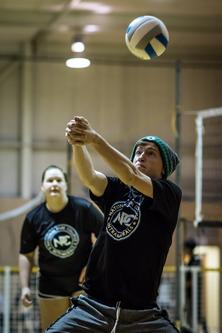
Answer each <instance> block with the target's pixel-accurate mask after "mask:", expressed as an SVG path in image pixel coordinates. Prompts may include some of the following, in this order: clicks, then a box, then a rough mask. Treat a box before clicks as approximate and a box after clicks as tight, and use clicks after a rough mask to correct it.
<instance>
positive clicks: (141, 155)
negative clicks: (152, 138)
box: [138, 152, 144, 161]
mask: <svg viewBox="0 0 222 333" xmlns="http://www.w3.org/2000/svg"><path fill="white" fill-rule="evenodd" d="M143 159H144V152H143V153H141V154H140V156H139V158H138V160H139V161H141V160H143Z"/></svg>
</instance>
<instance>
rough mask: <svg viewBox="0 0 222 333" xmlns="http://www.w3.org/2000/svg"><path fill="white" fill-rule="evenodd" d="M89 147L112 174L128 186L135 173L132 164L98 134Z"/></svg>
mask: <svg viewBox="0 0 222 333" xmlns="http://www.w3.org/2000/svg"><path fill="white" fill-rule="evenodd" d="M91 145H92V147H93V148H94V149H95V150H96V152H97V153H98V154H99V155H100V156H101V157H102V158H103V159H104V160H105V162H106V163H107V164H108V165H109V167H110V168H111V169H112V171H113V172H114V174H115V175H116V176H117V177H118V178H119V179H120V180H122V181H123V182H124V183H125V184H128V185H130V182H131V178H132V176H133V174H134V173H136V168H135V166H134V165H133V163H132V162H131V161H130V160H129V159H128V158H127V157H126V156H125V155H123V154H122V153H121V152H120V151H118V150H117V149H115V148H114V147H113V146H112V145H111V144H109V143H108V142H107V141H106V140H105V139H104V138H103V137H102V136H101V135H99V134H98V133H97V134H96V136H95V139H94V140H93V142H92V143H91Z"/></svg>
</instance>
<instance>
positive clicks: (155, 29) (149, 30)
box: [125, 16, 169, 60]
mask: <svg viewBox="0 0 222 333" xmlns="http://www.w3.org/2000/svg"><path fill="white" fill-rule="evenodd" d="M125 41H126V45H127V47H128V49H129V50H130V52H131V53H132V54H134V55H135V56H136V57H137V58H140V59H143V60H150V59H152V58H155V57H158V56H160V55H161V54H163V53H164V51H165V50H166V48H167V45H168V43H169V32H168V30H167V28H166V26H165V24H164V23H163V22H162V21H161V20H160V19H158V18H156V17H155V16H139V17H137V18H136V19H134V20H133V21H132V22H131V23H130V24H129V26H128V28H127V31H126V34H125Z"/></svg>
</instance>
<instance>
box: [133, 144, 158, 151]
mask: <svg viewBox="0 0 222 333" xmlns="http://www.w3.org/2000/svg"><path fill="white" fill-rule="evenodd" d="M145 146H146V143H141V144H139V145H138V146H137V147H136V150H137V149H139V148H141V147H145ZM146 149H149V150H154V151H159V150H158V148H157V147H154V146H146Z"/></svg>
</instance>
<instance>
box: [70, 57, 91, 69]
mask: <svg viewBox="0 0 222 333" xmlns="http://www.w3.org/2000/svg"><path fill="white" fill-rule="evenodd" d="M90 64H91V62H90V60H89V59H87V58H77V57H74V58H69V59H67V60H66V66H67V67H69V68H86V67H89V66H90Z"/></svg>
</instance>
